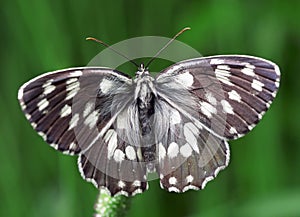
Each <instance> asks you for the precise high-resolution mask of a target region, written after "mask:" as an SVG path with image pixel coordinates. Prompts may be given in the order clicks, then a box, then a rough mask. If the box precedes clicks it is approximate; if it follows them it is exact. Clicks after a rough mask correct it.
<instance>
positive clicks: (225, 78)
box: [215, 69, 233, 86]
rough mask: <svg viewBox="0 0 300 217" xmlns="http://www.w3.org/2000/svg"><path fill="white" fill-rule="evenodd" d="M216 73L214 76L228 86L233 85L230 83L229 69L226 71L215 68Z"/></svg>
mask: <svg viewBox="0 0 300 217" xmlns="http://www.w3.org/2000/svg"><path fill="white" fill-rule="evenodd" d="M215 73H216V78H217V79H218V80H219V81H221V82H223V83H224V84H227V85H229V86H233V84H232V83H231V81H230V79H229V77H230V71H226V70H223V69H216V70H215Z"/></svg>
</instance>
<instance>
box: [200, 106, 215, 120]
mask: <svg viewBox="0 0 300 217" xmlns="http://www.w3.org/2000/svg"><path fill="white" fill-rule="evenodd" d="M200 109H201V111H202V113H203V114H204V115H205V116H207V117H208V118H211V117H212V114H216V113H217V109H216V108H215V107H214V106H212V105H211V104H209V103H208V102H200Z"/></svg>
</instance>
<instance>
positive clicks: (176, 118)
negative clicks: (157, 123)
mask: <svg viewBox="0 0 300 217" xmlns="http://www.w3.org/2000/svg"><path fill="white" fill-rule="evenodd" d="M170 115H171V116H170V124H172V125H175V124H179V123H180V122H181V117H180V114H179V112H178V111H177V110H175V109H171V111H170Z"/></svg>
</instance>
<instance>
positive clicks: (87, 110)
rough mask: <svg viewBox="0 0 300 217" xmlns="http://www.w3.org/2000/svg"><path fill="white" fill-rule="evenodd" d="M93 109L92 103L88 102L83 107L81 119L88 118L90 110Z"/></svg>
mask: <svg viewBox="0 0 300 217" xmlns="http://www.w3.org/2000/svg"><path fill="white" fill-rule="evenodd" d="M94 107H95V104H94V103H92V102H88V103H87V104H86V105H85V107H84V110H83V117H84V118H85V117H86V116H88V115H89V114H90V113H91V111H92V109H93V108H94Z"/></svg>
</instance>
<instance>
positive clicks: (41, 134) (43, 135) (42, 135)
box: [38, 131, 47, 141]
mask: <svg viewBox="0 0 300 217" xmlns="http://www.w3.org/2000/svg"><path fill="white" fill-rule="evenodd" d="M38 134H39V135H40V136H41V137H42V138H43V139H44V140H45V141H47V135H46V134H45V133H43V132H41V131H40V132H38Z"/></svg>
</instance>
